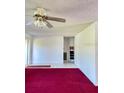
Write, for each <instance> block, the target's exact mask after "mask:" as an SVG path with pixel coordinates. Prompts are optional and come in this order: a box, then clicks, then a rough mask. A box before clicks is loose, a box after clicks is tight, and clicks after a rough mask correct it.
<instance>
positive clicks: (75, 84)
mask: <svg viewBox="0 0 124 93" xmlns="http://www.w3.org/2000/svg"><path fill="white" fill-rule="evenodd" d="M25 83H26V84H25V91H26V92H25V93H98V88H97V87H95V86H94V85H93V84H92V83H91V82H90V81H89V80H88V78H87V77H86V76H85V75H84V74H83V73H82V72H81V71H80V70H79V69H77V68H72V69H71V68H41V69H39V68H37V69H32V68H26V69H25Z"/></svg>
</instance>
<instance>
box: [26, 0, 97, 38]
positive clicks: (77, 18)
mask: <svg viewBox="0 0 124 93" xmlns="http://www.w3.org/2000/svg"><path fill="white" fill-rule="evenodd" d="M25 2H26V7H25V8H26V9H25V14H26V17H25V23H29V22H31V21H32V20H33V17H32V16H33V12H34V10H35V9H36V8H38V7H43V8H46V9H47V14H48V15H49V16H55V17H62V18H65V19H66V23H60V22H53V21H49V22H50V23H51V24H52V25H53V26H54V28H52V29H48V28H47V27H44V28H42V29H39V28H37V27H35V26H34V25H33V24H32V25H30V26H29V25H28V26H27V25H26V26H25V31H26V33H28V34H30V35H33V36H45V35H67V36H68V35H72V36H73V35H74V34H76V33H78V32H80V31H81V30H82V29H84V28H85V27H86V26H87V25H88V24H89V23H91V22H93V21H96V20H97V10H98V9H97V0H25Z"/></svg>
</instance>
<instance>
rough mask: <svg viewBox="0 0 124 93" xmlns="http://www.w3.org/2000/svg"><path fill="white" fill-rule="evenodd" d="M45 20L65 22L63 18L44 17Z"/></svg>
mask: <svg viewBox="0 0 124 93" xmlns="http://www.w3.org/2000/svg"><path fill="white" fill-rule="evenodd" d="M45 19H46V20H52V21H58V22H65V21H66V20H65V19H64V18H58V17H51V16H45Z"/></svg>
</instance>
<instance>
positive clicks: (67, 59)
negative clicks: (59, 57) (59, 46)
mask: <svg viewBox="0 0 124 93" xmlns="http://www.w3.org/2000/svg"><path fill="white" fill-rule="evenodd" d="M63 57H64V59H63V60H64V63H74V37H64V53H63Z"/></svg>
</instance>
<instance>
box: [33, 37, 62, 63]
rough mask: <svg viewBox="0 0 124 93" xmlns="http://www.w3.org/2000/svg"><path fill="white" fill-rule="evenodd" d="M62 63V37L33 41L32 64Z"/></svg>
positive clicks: (35, 39)
mask: <svg viewBox="0 0 124 93" xmlns="http://www.w3.org/2000/svg"><path fill="white" fill-rule="evenodd" d="M50 63H59V64H62V63H63V37H62V36H51V37H42V38H34V39H33V55H32V64H50Z"/></svg>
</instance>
